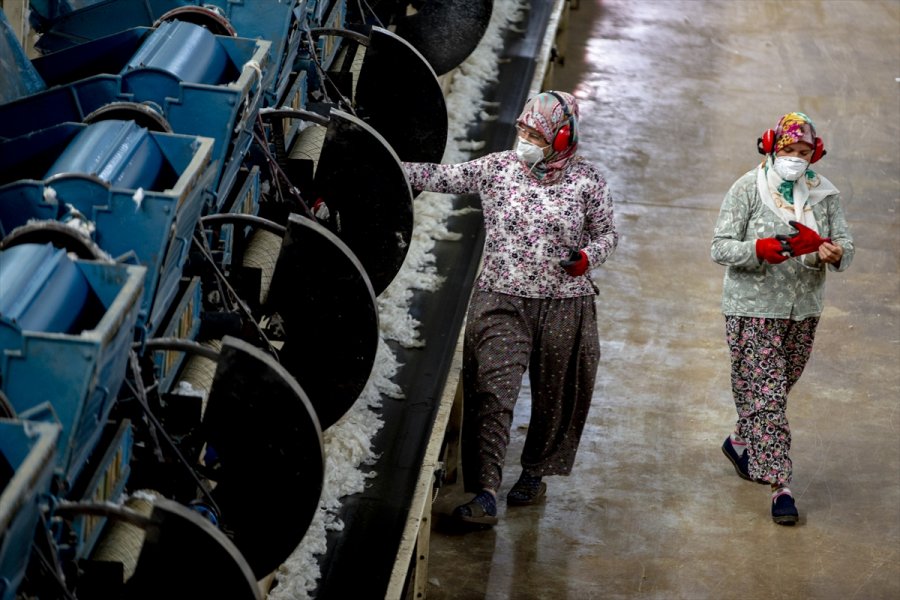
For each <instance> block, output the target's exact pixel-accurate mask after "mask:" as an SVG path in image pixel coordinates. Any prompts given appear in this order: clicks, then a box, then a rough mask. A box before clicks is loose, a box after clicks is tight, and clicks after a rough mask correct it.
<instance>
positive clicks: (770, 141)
mask: <svg viewBox="0 0 900 600" xmlns="http://www.w3.org/2000/svg"><path fill="white" fill-rule="evenodd" d="M756 149H757V150H758V151H759V153H760V154H771V153H772V152H774V151H775V130H774V129H766V130H765V131H764V132H763V134H762V137H761V138H758V139H757V140H756Z"/></svg>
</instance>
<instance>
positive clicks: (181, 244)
mask: <svg viewBox="0 0 900 600" xmlns="http://www.w3.org/2000/svg"><path fill="white" fill-rule="evenodd" d="M95 133H96V134H95ZM212 145H213V140H211V139H209V138H202V137H193V136H183V135H174V134H163V133H151V132H148V131H147V130H146V129H143V128H141V127H138V126H137V125H135V124H134V123H133V122H131V121H102V122H100V123H96V124H94V125H81V124H73V123H65V124H62V125H58V126H55V127H51V128H48V129H44V130H42V131H39V132H36V133H34V134H31V135H26V136H23V137H21V138H15V139H12V140H9V141H7V142H4V143H0V237H2V236H6V235H8V234H9V233H10V232H11V231H12V230H13V229H15V228H16V227H20V226H23V225H25V224H27V223H29V221H32V220H39V221H46V220H49V221H63V222H65V221H73V220H80V221H84V222H85V223H86V226H88V227H90V228H93V233H92V235H93V238H94V240H95V242H96V243H97V245H98V246H99V247H100V248H102V249H103V250H104V251H105V252H106V253H108V254H109V255H111V256H113V257H117V258H123V259H126V258H127V257H129V256H130V257H132V259H133V260H135V261H137V262H139V263H140V264H142V265H144V266H146V267H147V269H146V278H147V281H146V285H145V289H144V298H143V301H142V302H141V315H140V317H139V319H138V326H139V327H140V328H141V329H142V330H143V335H146V334H151V333H152V332H153V331H154V329H155V327H157V326H158V325H159V322H160V320H161V319H162V318H163V316H164V315H165V312H166V310H167V309H168V306H169V305H170V304H171V302H172V300H173V298H174V296H175V294H176V292H177V288H178V281H179V279H180V277H181V271H182V268H183V267H184V264H185V261H186V259H187V255H188V250H189V249H190V245H191V240H192V236H193V231H194V228H195V227H196V225H197V223H198V221H199V218H200V215H201V213H202V210H203V206H204V194H205V193H206V190H207V189H208V187H209V186H210V185H211V181H212V176H213V169H212V168H211V167H210V164H209V160H210V156H211V155H212ZM138 146H140V149H142V150H143V152H142V153H141V155H142V156H145V157H146V156H151V157H153V161H152V162H153V163H154V164H157V165H158V168H155V169H153V170H152V171H151V172H146V171H143V169H144V167H145V164H146V163H141V162H139V161H138V160H136V157H135V160H134V161H128V160H127V158H128V156H131V155H132V154H130V153H138ZM73 148H75V149H74V150H73ZM102 149H113V150H111V151H107V152H108V158H109V159H110V161H109V162H108V163H106V164H100V163H102V162H103V161H102V160H99V159H98V157H97V156H96V155H95V154H94V151H95V150H96V151H98V152H99V151H100V150H102ZM120 149H121V151H120ZM126 152H127V153H129V154H128V155H127V156H124V155H125V153H126ZM71 155H75V157H74V158H73V157H72V156H71ZM94 159H98V160H96V161H94ZM57 160H59V161H61V162H60V163H59V164H62V165H65V167H66V169H68V168H70V167H71V168H73V169H76V170H74V171H69V170H63V171H54V170H53V167H52V164H53V163H55V162H56V161H57ZM113 163H116V164H115V168H119V169H122V170H124V171H126V172H127V171H138V173H139V174H138V175H133V176H130V177H127V178H126V176H125V175H124V174H123V175H116V177H117V178H120V179H122V178H125V179H122V180H123V181H127V182H128V183H134V182H138V181H141V182H148V181H149V182H151V183H150V186H151V187H149V188H148V189H143V188H142V189H136V188H134V187H114V186H113V185H112V184H111V183H110V182H109V180H107V179H104V178H105V177H106V175H105V173H108V172H111V171H112V170H114V168H113V167H112V166H111V165H112V164H113ZM73 165H75V166H73ZM79 165H81V166H79ZM85 165H86V166H85ZM79 168H82V169H83V170H82V171H78V170H77V169H79ZM88 168H90V170H88ZM138 337H142V335H139V336H138Z"/></svg>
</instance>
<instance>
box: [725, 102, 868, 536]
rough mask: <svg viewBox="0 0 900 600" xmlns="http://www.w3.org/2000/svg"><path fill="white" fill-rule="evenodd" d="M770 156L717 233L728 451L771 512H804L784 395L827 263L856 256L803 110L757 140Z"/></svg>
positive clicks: (776, 515)
mask: <svg viewBox="0 0 900 600" xmlns="http://www.w3.org/2000/svg"><path fill="white" fill-rule="evenodd" d="M758 144H759V149H760V153H762V154H765V155H766V158H765V160H763V161H762V163H761V164H760V165H759V166H758V167H757V168H755V169H753V170H752V171H750V172H748V173H746V174H745V175H743V176H742V177H741V178H740V179H738V180H737V182H735V183H734V185H732V187H731V189H730V190H729V191H728V194H727V195H726V196H725V199H724V201H723V203H722V207H721V210H720V212H719V218H718V222H717V223H716V229H715V233H714V236H713V240H712V249H711V255H712V259H713V260H714V261H715V262H717V263H719V264H721V265H724V266H726V267H727V268H726V270H725V281H724V286H723V295H722V312H723V313H724V315H725V333H726V339H727V343H728V347H729V349H730V351H731V387H732V395H733V396H734V402H735V405H736V407H737V417H738V418H737V424H736V425H735V428H734V431H733V432H732V433H731V435H730V436H729V437H728V438H726V439H725V442H724V443H723V445H722V451H723V452H724V453H725V456H727V457H728V459H729V460H730V461H731V462H732V464H733V465H734V468H735V470H736V471H737V474H738V475H739V476H740V477H742V478H743V479H746V480H748V481H756V482H759V483H768V484H770V486H771V489H772V497H771V499H772V501H771V511H772V519H773V520H774V521H775V522H776V523H779V524H782V525H793V524H794V523H796V522H797V521H798V519H799V514H798V512H797V508H796V505H795V502H794V498H793V496H792V494H791V491H790V489H789V488H788V485H789V484H790V482H791V475H792V463H791V459H790V457H789V455H788V454H789V451H790V448H791V431H790V427H789V426H788V420H787V416H786V409H787V396H788V393H789V392H790V391H791V387H793V385H794V384H795V383H796V382H797V380H798V379H799V378H800V375H801V374H802V373H803V369H804V367H805V366H806V363H807V361H808V359H809V356H810V353H811V351H812V346H813V337H814V335H815V332H816V326H817V325H818V323H819V317H820V315H821V314H822V308H823V293H824V288H825V274H826V270H832V271H843V270H845V269H846V268H847V267H849V266H850V262H851V261H852V260H853V238H852V237H851V235H850V231H849V229H848V227H847V221H846V220H845V218H844V212H843V210H842V208H841V202H840V194H839V192H838V190H837V189H836V188H835V187H834V186H833V185H832V184H831V182H830V181H828V180H827V179H825V178H824V177H823V176H821V175H820V174H818V173H817V172H815V171H813V170H812V169H811V168H810V165H811V164H812V163H815V162H816V161H818V160H819V159H820V158H821V157H822V156H824V154H825V149H824V145H823V143H822V140H821V138H819V137H817V136H816V130H815V126H814V125H813V123H812V121H810V119H809V117H807V116H806V115H805V114H803V113H798V112H794V113H789V114H786V115H784V116H783V117H782V118H781V119H780V120H779V121H778V125H777V126H776V127H775V129H774V130H773V129H770V130H768V131H766V132H765V133H764V134H763V137H761V138H760V139H759V142H758Z"/></svg>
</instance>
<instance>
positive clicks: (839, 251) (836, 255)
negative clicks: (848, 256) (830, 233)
mask: <svg viewBox="0 0 900 600" xmlns="http://www.w3.org/2000/svg"><path fill="white" fill-rule="evenodd" d="M842 256H844V249H843V248H841V247H840V246H838V245H837V244H832V243H831V242H825V243H823V244H822V245H821V246H819V259H820V260H821V261H822V262H823V263H829V264H837V263H839V262H841V257H842Z"/></svg>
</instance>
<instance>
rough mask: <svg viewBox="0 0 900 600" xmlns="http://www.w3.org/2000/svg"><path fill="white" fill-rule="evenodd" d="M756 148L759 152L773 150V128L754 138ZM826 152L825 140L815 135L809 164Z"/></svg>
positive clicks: (764, 152)
mask: <svg viewBox="0 0 900 600" xmlns="http://www.w3.org/2000/svg"><path fill="white" fill-rule="evenodd" d="M756 149H757V151H759V153H760V154H771V153H772V152H774V151H775V130H774V129H766V130H765V131H764V132H763V134H762V137H761V138H758V139H757V140H756ZM826 154H828V151H827V150H825V142H823V141H822V138H820V137H816V147H815V148H813V154H812V158H810V159H809V164H813V163H814V162H816V161H818V160H819V159H820V158H822V157H823V156H825V155H826Z"/></svg>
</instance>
